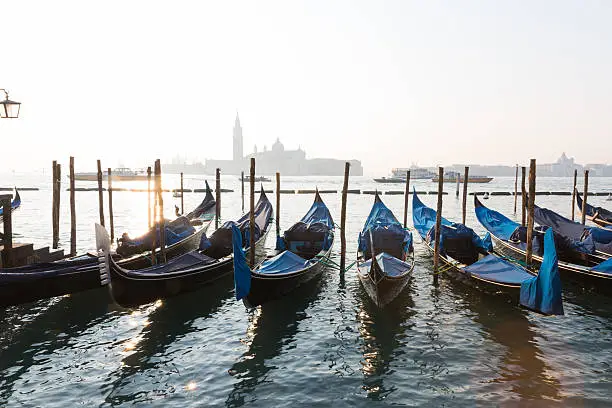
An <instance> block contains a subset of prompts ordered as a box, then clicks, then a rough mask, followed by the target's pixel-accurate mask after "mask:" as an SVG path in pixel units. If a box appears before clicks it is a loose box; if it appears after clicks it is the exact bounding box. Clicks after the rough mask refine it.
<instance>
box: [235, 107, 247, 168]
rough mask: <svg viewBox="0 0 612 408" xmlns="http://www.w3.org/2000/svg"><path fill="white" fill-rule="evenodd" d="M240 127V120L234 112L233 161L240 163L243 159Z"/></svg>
mask: <svg viewBox="0 0 612 408" xmlns="http://www.w3.org/2000/svg"><path fill="white" fill-rule="evenodd" d="M242 142H243V140H242V126H240V118H239V117H238V112H236V121H235V122H234V150H233V152H234V154H233V160H234V161H235V162H237V161H241V160H242V159H243V158H244V154H243V148H242V146H243V145H242Z"/></svg>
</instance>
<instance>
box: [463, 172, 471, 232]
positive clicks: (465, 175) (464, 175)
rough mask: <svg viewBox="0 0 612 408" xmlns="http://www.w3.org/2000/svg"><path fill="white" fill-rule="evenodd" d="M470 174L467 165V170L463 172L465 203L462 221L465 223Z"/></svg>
mask: <svg viewBox="0 0 612 408" xmlns="http://www.w3.org/2000/svg"><path fill="white" fill-rule="evenodd" d="M469 174H470V168H469V167H468V166H465V170H464V173H463V203H462V211H463V212H462V214H461V215H462V217H461V223H462V224H463V225H465V215H466V207H467V196H468V180H469V179H468V176H469Z"/></svg>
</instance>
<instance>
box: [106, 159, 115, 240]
mask: <svg viewBox="0 0 612 408" xmlns="http://www.w3.org/2000/svg"><path fill="white" fill-rule="evenodd" d="M106 171H107V177H108V182H107V183H106V184H107V185H108V222H109V223H110V238H111V242H113V241H114V240H115V221H114V220H113V180H112V174H111V168H110V167H109V168H108V169H107V170H106Z"/></svg>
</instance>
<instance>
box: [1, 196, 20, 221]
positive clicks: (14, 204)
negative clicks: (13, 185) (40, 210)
mask: <svg viewBox="0 0 612 408" xmlns="http://www.w3.org/2000/svg"><path fill="white" fill-rule="evenodd" d="M20 205H21V196H20V195H19V191H17V189H15V198H14V199H13V201H12V202H11V211H12V210H16V209H17V208H18V207H19V206H20ZM3 213H4V207H0V219H2V218H1V217H2V214H3Z"/></svg>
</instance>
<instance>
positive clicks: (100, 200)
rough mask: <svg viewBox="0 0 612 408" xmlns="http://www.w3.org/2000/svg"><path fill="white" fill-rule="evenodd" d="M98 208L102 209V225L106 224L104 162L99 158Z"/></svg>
mask: <svg viewBox="0 0 612 408" xmlns="http://www.w3.org/2000/svg"><path fill="white" fill-rule="evenodd" d="M98 208H99V210H100V225H102V226H104V193H103V192H102V163H101V162H100V160H98Z"/></svg>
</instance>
